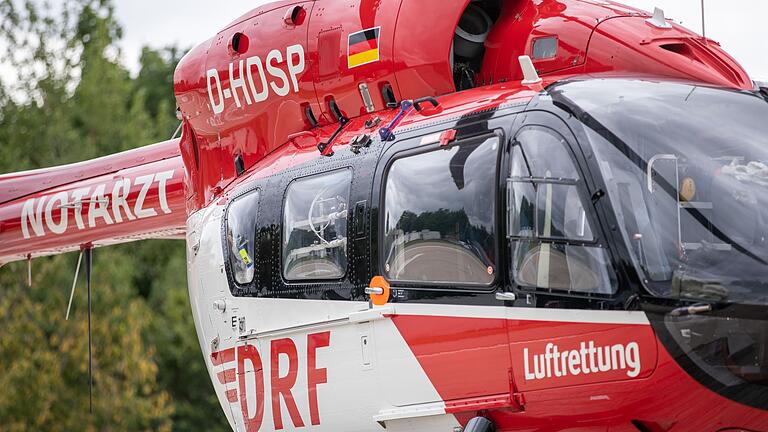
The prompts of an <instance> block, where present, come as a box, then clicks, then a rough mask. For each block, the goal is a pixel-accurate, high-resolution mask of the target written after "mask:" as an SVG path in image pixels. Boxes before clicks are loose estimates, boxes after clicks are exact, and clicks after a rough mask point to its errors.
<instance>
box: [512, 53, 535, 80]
mask: <svg viewBox="0 0 768 432" xmlns="http://www.w3.org/2000/svg"><path fill="white" fill-rule="evenodd" d="M517 59H518V61H519V62H520V69H522V70H523V82H522V84H523V85H531V84H538V83H540V82H541V78H540V77H539V73H538V72H536V68H535V67H534V66H533V62H532V61H531V58H530V57H528V56H527V55H524V56H520V57H518V58H517Z"/></svg>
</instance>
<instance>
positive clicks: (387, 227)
mask: <svg viewBox="0 0 768 432" xmlns="http://www.w3.org/2000/svg"><path fill="white" fill-rule="evenodd" d="M499 142H500V141H499V137H498V136H495V135H494V136H490V137H484V138H480V139H473V140H472V141H466V142H463V143H459V144H458V145H454V146H451V147H448V148H439V149H437V150H432V151H428V152H425V153H419V154H415V155H410V156H405V157H401V158H398V159H396V160H395V161H394V162H393V163H392V165H391V166H390V167H389V171H388V172H387V176H386V186H385V196H384V212H383V217H384V230H383V232H384V241H383V245H384V251H383V257H384V273H385V276H386V277H387V278H388V279H389V280H392V281H401V282H418V283H425V282H426V283H451V284H481V285H489V284H491V283H492V282H493V281H494V280H495V279H496V218H495V214H496V192H497V187H496V183H497V181H496V179H497V178H498V177H497V160H498V150H499Z"/></svg>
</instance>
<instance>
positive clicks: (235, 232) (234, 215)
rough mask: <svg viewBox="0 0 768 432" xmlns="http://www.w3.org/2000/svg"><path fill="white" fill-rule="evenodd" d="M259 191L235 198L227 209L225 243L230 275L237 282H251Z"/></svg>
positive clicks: (253, 268)
mask: <svg viewBox="0 0 768 432" xmlns="http://www.w3.org/2000/svg"><path fill="white" fill-rule="evenodd" d="M258 211H259V191H258V190H255V191H253V192H249V193H247V194H245V195H243V196H240V197H238V198H236V199H235V200H234V201H233V202H232V204H230V205H229V208H228V209H227V229H226V235H227V245H228V247H229V266H230V269H231V270H232V277H233V278H234V279H235V282H237V283H238V284H247V283H251V282H253V275H254V271H255V262H254V261H255V255H254V252H255V251H256V216H257V214H258Z"/></svg>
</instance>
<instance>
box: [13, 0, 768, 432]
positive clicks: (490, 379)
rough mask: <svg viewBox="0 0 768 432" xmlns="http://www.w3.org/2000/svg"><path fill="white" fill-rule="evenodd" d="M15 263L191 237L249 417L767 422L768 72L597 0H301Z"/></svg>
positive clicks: (605, 426) (254, 421)
mask: <svg viewBox="0 0 768 432" xmlns="http://www.w3.org/2000/svg"><path fill="white" fill-rule="evenodd" d="M174 89H175V95H176V99H177V101H178V114H179V118H180V119H181V120H182V122H183V128H182V129H183V131H182V135H181V138H180V139H175V140H171V141H168V142H164V143H159V144H155V145H152V146H148V147H143V148H139V149H136V150H131V151H128V152H125V153H121V154H116V155H112V156H107V157H104V158H100V159H96V160H92V161H87V162H82V163H79V164H75V165H68V166H62V167H56V168H49V169H43V170H36V171H29V172H22V173H15V174H7V175H4V176H1V177H0V263H7V262H11V261H17V260H31V259H32V258H34V257H39V256H45V255H51V254H58V253H63V252H68V251H74V250H85V251H87V252H88V259H87V260H86V261H87V262H90V250H91V248H94V247H99V246H105V245H109V244H114V243H121V242H127V241H132V240H139V239H150V238H157V237H184V238H186V244H187V256H188V274H187V278H188V284H189V293H190V299H191V306H192V312H193V315H194V319H195V324H196V327H197V334H198V338H199V341H200V346H201V348H202V351H203V353H204V356H205V362H206V364H207V366H208V371H209V373H210V377H211V380H212V381H213V385H214V387H215V390H216V393H217V395H218V398H219V400H220V402H221V406H222V408H223V410H224V412H225V414H226V416H227V418H228V420H229V422H230V424H231V426H232V428H233V429H235V430H239V431H258V430H297V429H308V430H329V431H341V430H344V431H380V430H384V429H385V430H387V431H462V430H463V431H473V432H479V431H493V430H496V431H533V430H570V431H607V430H610V431H643V432H645V431H650V432H661V431H723V432H724V431H758V430H768V238H767V235H768V210H766V209H768V121H766V119H768V89H766V88H765V86H764V85H761V84H759V83H756V82H753V81H752V80H751V79H750V77H749V76H748V74H747V73H746V72H745V71H744V69H743V68H742V67H741V66H740V65H739V64H737V62H736V61H734V60H733V59H732V58H731V57H730V56H729V55H728V54H726V53H725V52H724V51H723V50H722V49H721V48H720V46H719V45H718V44H717V43H716V42H714V41H712V40H709V39H706V38H704V37H701V36H699V35H697V34H694V33H692V32H690V31H689V30H686V29H685V28H683V27H681V26H679V25H677V24H676V23H673V22H671V21H669V20H667V19H666V18H665V17H664V13H663V12H662V11H661V10H656V11H655V13H654V14H649V13H646V12H643V11H640V10H637V9H634V8H631V7H627V6H623V5H621V4H618V3H614V2H612V1H603V0H472V1H470V0H457V1H450V2H449V1H445V0H419V1H402V0H351V1H344V2H342V1H329V0H315V1H303V2H297V1H280V2H276V3H271V4H268V5H265V6H262V7H260V8H258V9H256V10H254V11H252V12H249V13H247V14H246V15H243V16H242V17H241V18H239V19H237V20H236V21H234V22H233V23H232V24H230V25H229V26H228V27H227V28H225V29H224V30H222V31H221V32H220V33H219V34H217V35H216V36H215V37H213V38H212V39H210V40H208V41H206V42H204V43H203V44H201V45H200V46H198V47H197V48H195V49H193V50H192V51H191V52H189V53H188V54H187V55H186V57H185V58H184V59H183V60H182V61H181V62H180V64H179V65H178V67H177V70H176V74H175V84H174Z"/></svg>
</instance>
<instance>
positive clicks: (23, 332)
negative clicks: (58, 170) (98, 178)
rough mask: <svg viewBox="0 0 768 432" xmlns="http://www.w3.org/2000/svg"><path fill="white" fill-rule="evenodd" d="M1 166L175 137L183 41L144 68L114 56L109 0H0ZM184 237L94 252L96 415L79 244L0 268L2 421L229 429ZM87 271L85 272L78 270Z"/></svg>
mask: <svg viewBox="0 0 768 432" xmlns="http://www.w3.org/2000/svg"><path fill="white" fill-rule="evenodd" d="M0 17H2V18H0V47H5V48H6V51H5V52H4V53H2V54H4V55H3V60H2V62H3V63H5V64H6V65H9V66H11V67H12V68H13V70H14V71H16V75H17V77H16V78H15V79H14V80H10V81H6V82H2V83H0V84H1V85H0V148H2V152H0V172H13V171H20V170H24V169H34V168H41V167H47V166H52V165H57V164H62V163H70V162H75V161H80V160H85V159H89V158H93V157H98V156H102V155H106V154H111V153H115V152H118V151H122V150H126V149H129V148H134V147H138V146H142V145H146V144H149V143H152V142H157V141H160V140H164V139H167V138H169V137H170V135H171V133H172V132H173V130H174V129H175V127H176V126H177V124H178V121H177V120H176V119H175V116H174V115H173V112H174V108H175V105H174V100H173V93H172V86H171V83H172V77H173V70H174V68H175V65H176V62H177V61H178V59H179V58H180V51H179V50H177V49H175V48H165V49H161V50H151V49H145V50H144V51H143V53H142V57H141V71H140V72H139V74H138V76H137V77H136V78H132V77H131V76H130V74H129V73H128V72H127V71H126V70H125V68H124V67H122V66H121V65H120V64H119V62H118V61H117V59H118V58H119V50H118V48H117V46H116V44H115V42H116V41H117V40H118V39H119V38H120V36H121V29H120V26H119V25H118V23H117V22H116V21H115V20H114V16H113V8H112V5H111V2H110V1H107V0H75V1H70V2H65V3H64V4H63V5H61V6H60V8H58V9H55V10H53V9H49V8H47V7H46V6H41V4H40V3H38V2H36V1H34V0H24V1H19V0H0ZM184 253H185V252H184V244H183V242H180V241H148V242H142V243H134V244H130V245H122V246H115V247H109V248H104V249H98V250H96V251H95V262H94V263H95V268H94V278H93V282H94V284H93V310H94V317H93V318H94V319H93V336H94V353H93V358H94V414H93V415H92V416H91V415H88V378H87V365H88V354H87V321H86V312H87V311H86V309H85V308H86V292H85V285H84V282H83V278H82V276H81V280H80V282H79V286H78V291H77V294H76V296H75V299H74V305H73V314H72V316H71V317H70V321H64V314H65V311H66V306H67V301H68V295H69V289H70V286H71V282H72V277H73V273H74V269H75V263H76V260H77V254H68V255H63V256H57V257H50V258H40V259H36V260H34V262H33V264H32V265H33V285H32V288H29V287H27V285H26V283H27V281H26V274H27V269H26V263H14V264H9V265H7V266H5V267H3V268H2V269H0V329H1V330H2V332H3V337H2V338H0V368H2V370H3V373H2V374H0V386H2V388H3V389H4V391H2V392H0V430H2V431H5V430H11V431H16V430H51V431H56V430H177V431H184V430H226V429H228V425H227V424H226V420H225V419H224V416H223V413H222V411H221V408H220V406H219V404H218V401H217V399H216V397H215V394H214V393H213V388H212V386H211V383H210V381H209V378H208V374H207V371H206V370H205V363H204V362H203V360H202V355H201V353H200V348H199V346H198V342H197V337H196V334H195V329H194V325H193V323H192V316H191V313H190V312H191V311H190V307H189V301H188V298H187V296H188V294H187V290H186V281H185V275H186V268H185V266H186V262H185V255H184ZM81 274H82V272H81Z"/></svg>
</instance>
